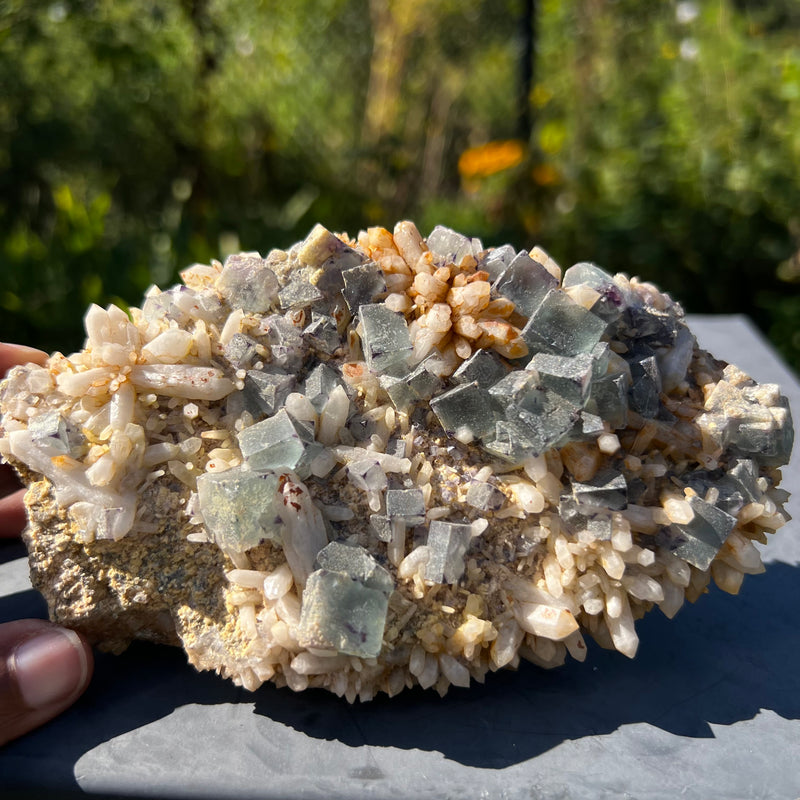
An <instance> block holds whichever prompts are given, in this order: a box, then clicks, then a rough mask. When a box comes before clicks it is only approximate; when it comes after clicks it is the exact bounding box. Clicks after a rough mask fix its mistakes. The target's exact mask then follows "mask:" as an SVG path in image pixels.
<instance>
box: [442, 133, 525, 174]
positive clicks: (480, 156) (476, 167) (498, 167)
mask: <svg viewBox="0 0 800 800" xmlns="http://www.w3.org/2000/svg"><path fill="white" fill-rule="evenodd" d="M524 158H525V144H524V143H523V142H521V141H520V140H519V139H509V140H507V141H504V142H487V143H486V144H482V145H480V146H478V147H470V148H469V150H465V151H464V152H463V153H462V154H461V156H460V158H459V159H458V171H459V172H460V173H461V177H462V178H465V179H469V178H478V177H486V176H487V175H494V174H495V173H496V172H502V171H503V170H504V169H511V167H516V166H517V164H520V163H521V162H522V160H523V159H524Z"/></svg>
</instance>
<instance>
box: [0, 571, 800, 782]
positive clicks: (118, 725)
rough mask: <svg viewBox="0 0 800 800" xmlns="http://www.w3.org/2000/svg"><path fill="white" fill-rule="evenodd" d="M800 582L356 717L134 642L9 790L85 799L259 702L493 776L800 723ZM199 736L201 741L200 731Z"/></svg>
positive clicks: (321, 726) (752, 582)
mask: <svg viewBox="0 0 800 800" xmlns="http://www.w3.org/2000/svg"><path fill="white" fill-rule="evenodd" d="M799 577H800V569H798V568H797V567H792V566H788V565H786V564H781V563H774V564H771V565H769V567H768V571H767V573H766V574H764V575H760V576H755V577H752V576H751V577H748V579H747V580H746V581H745V584H744V587H743V589H742V592H741V594H740V595H739V596H738V597H730V596H728V595H724V594H723V593H722V592H720V591H717V590H712V591H711V592H710V593H709V595H708V596H706V597H704V598H702V599H701V601H699V602H698V603H697V605H695V606H687V607H686V608H684V609H683V610H681V612H680V613H679V614H678V616H677V618H676V619H675V620H672V621H670V620H667V619H665V618H664V617H663V616H662V615H661V614H660V613H659V612H654V613H652V614H650V615H649V616H648V617H646V618H645V619H644V620H641V621H640V622H639V623H637V628H638V631H639V635H640V639H641V644H640V647H639V655H638V656H637V657H636V659H635V660H632V661H631V660H629V659H627V658H625V657H624V656H621V655H619V654H617V653H610V652H607V651H603V650H601V649H600V648H598V647H594V646H590V649H589V655H588V657H587V660H586V662H585V663H583V664H578V663H576V662H572V661H570V662H568V663H567V664H566V665H565V666H564V667H562V668H560V669H556V670H552V671H545V670H541V669H538V668H536V667H533V666H531V665H527V664H526V665H524V666H523V667H522V668H521V669H520V670H519V671H518V672H507V671H504V672H499V673H496V674H493V675H489V676H488V678H487V682H486V684H485V685H483V686H478V685H476V686H475V687H473V688H471V689H468V690H467V689H456V690H453V691H451V692H450V693H449V694H448V695H447V697H445V698H443V699H442V698H439V697H438V695H436V694H435V693H432V692H423V691H419V690H414V691H407V692H404V693H403V694H401V695H399V696H398V697H395V698H393V699H391V700H389V699H387V698H386V697H385V696H380V697H379V698H378V699H376V700H374V701H372V702H371V703H366V704H356V705H353V706H350V705H348V704H347V703H346V702H345V701H343V700H341V699H339V698H336V697H335V696H333V695H331V694H329V693H327V692H323V691H318V690H314V691H309V692H304V693H301V694H294V693H292V692H290V691H288V690H286V689H276V688H274V687H273V686H272V685H268V686H264V687H262V688H261V689H260V690H259V691H258V692H256V693H255V694H249V693H247V692H245V691H243V690H241V689H237V688H236V687H234V686H232V685H231V684H230V683H228V682H226V681H223V680H220V679H219V678H217V677H216V676H214V675H212V674H208V673H204V674H198V673H196V672H195V671H194V670H193V669H192V668H191V667H189V666H188V665H187V664H186V658H185V656H184V655H183V653H182V652H180V651H178V650H176V649H172V648H168V647H158V646H154V645H148V644H135V645H133V646H132V647H131V648H130V649H129V650H128V651H126V652H125V653H124V654H123V655H121V656H108V655H103V654H98V656H97V663H96V669H95V677H94V680H93V682H92V685H91V687H90V689H89V690H88V691H87V693H86V694H85V695H84V696H83V698H81V700H80V701H79V702H78V703H77V704H76V706H75V707H73V708H72V709H71V710H70V711H68V712H67V713H65V714H63V715H62V716H61V717H59V718H58V719H56V720H54V721H53V722H51V723H49V724H48V725H46V726H45V727H43V728H41V729H40V730H38V731H34V732H33V733H31V734H29V735H28V736H26V737H23V738H22V739H20V740H18V741H16V742H12V743H11V744H9V745H8V746H6V747H5V748H3V749H2V750H0V786H4V787H6V788H7V789H8V790H12V789H22V790H24V789H25V788H29V787H37V788H49V789H51V790H52V792H54V793H55V794H53V795H52V796H68V795H70V794H71V793H72V792H74V791H77V790H79V783H78V780H77V779H76V776H75V774H74V767H75V764H76V763H77V762H78V760H79V759H80V758H81V756H83V755H84V754H85V753H87V752H89V751H90V750H92V749H93V748H95V747H97V746H98V745H100V744H102V743H104V742H109V741H111V740H113V739H115V738H116V737H119V736H122V735H123V734H126V733H128V732H131V731H135V730H137V729H139V728H142V727H144V726H147V725H148V724H150V723H153V722H156V721H157V720H159V719H162V718H165V717H167V716H169V715H170V714H171V713H172V712H173V711H175V709H177V708H179V707H181V706H185V705H187V704H193V705H214V706H217V705H222V704H231V703H247V704H253V708H254V713H255V714H257V715H260V716H262V717H264V718H265V720H264V725H265V727H266V726H267V725H270V726H278V727H277V729H275V730H270V731H269V736H275V735H280V728H279V726H281V725H283V726H287V727H289V728H292V729H294V730H296V731H299V732H302V733H303V734H305V735H306V736H308V737H310V738H312V739H317V740H328V741H338V742H341V743H343V744H345V745H347V746H349V747H359V746H361V745H370V746H373V747H394V748H400V749H409V750H410V749H419V750H423V751H435V752H439V753H441V754H442V755H443V756H444V757H445V758H447V759H450V760H453V761H455V762H458V763H461V764H463V765H466V766H470V767H478V768H485V769H502V768H505V767H509V766H512V765H514V764H518V763H520V762H524V761H527V760H529V759H532V758H535V757H536V756H538V755H539V754H541V753H544V752H546V751H547V750H550V749H551V748H554V747H556V746H558V745H559V744H560V743H561V742H563V741H566V740H573V739H580V738H582V737H586V736H597V735H604V734H609V733H612V732H613V731H615V730H617V729H618V728H620V727H621V726H623V725H628V724H632V723H646V724H649V725H652V726H655V727H657V728H661V729H663V730H666V731H668V732H670V733H673V734H675V735H679V736H686V737H697V738H707V737H713V735H714V734H713V731H712V728H711V725H712V724H716V725H731V724H734V723H737V722H740V721H743V720H748V719H751V718H753V717H754V716H755V715H756V714H758V713H759V711H760V710H762V709H768V710H771V711H773V712H775V713H776V714H779V715H780V716H782V717H784V718H787V719H798V718H800V674H799V673H798V671H797V670H796V668H795V665H796V664H797V663H798V660H800V629H799V628H798V627H797V626H796V624H795V623H794V618H795V617H794V610H793V607H792V605H791V603H792V601H793V599H794V598H795V597H796V596H797V587H798V578H799ZM43 612H44V604H43V603H42V601H41V598H40V597H39V595H38V594H37V593H36V592H34V591H32V590H30V591H26V592H20V593H18V594H14V595H10V596H8V597H5V598H0V621H2V620H6V619H12V618H19V617H24V616H43ZM198 724H199V725H202V720H198ZM187 734H189V735H196V736H198V737H200V738H202V730H197V731H192V732H189V731H187ZM232 741H233V742H234V743H235V733H232ZM220 756H221V757H222V756H224V754H222V753H221V754H220ZM31 764H36V767H37V772H36V774H35V775H30V774H29V772H28V770H29V769H30V765H31ZM352 777H354V778H357V777H364V778H368V777H371V776H362V775H353V776H352ZM372 777H376V776H372Z"/></svg>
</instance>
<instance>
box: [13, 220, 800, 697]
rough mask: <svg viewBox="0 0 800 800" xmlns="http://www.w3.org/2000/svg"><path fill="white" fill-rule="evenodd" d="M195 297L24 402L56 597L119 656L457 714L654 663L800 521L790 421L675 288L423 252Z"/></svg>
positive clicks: (346, 242)
mask: <svg viewBox="0 0 800 800" xmlns="http://www.w3.org/2000/svg"><path fill="white" fill-rule="evenodd" d="M182 278H183V285H182V286H179V287H175V288H173V289H169V290H167V291H163V292H162V291H160V290H159V289H157V288H155V287H153V288H152V289H150V290H149V291H148V293H147V296H146V298H145V301H144V304H143V307H142V309H141V310H139V309H136V308H133V309H131V311H130V315H128V314H126V313H124V312H123V311H121V310H120V309H118V308H116V307H114V306H110V307H109V308H108V309H105V310H104V309H102V308H98V307H97V306H93V307H92V308H91V309H90V310H89V312H88V313H87V315H86V332H87V340H86V345H85V348H84V349H83V350H82V351H81V352H80V353H76V354H73V355H71V356H68V357H65V356H63V355H61V354H60V353H56V354H54V355H53V356H52V357H51V358H50V359H49V361H48V363H47V364H46V366H44V367H39V366H35V365H27V366H23V367H18V368H15V369H14V370H12V371H11V372H10V374H9V375H8V377H7V378H6V380H5V382H4V383H3V384H2V386H1V387H0V412H2V424H1V425H0V453H2V455H3V456H4V457H5V458H6V459H7V460H8V461H9V462H11V463H12V464H13V465H14V466H15V467H16V468H17V470H18V471H19V473H20V475H21V476H22V478H23V479H24V480H25V482H26V483H27V484H28V486H29V490H28V493H27V497H26V503H27V507H28V512H29V521H30V524H29V526H28V528H27V530H26V532H25V534H24V536H25V540H26V543H27V545H28V549H29V552H30V562H31V573H32V579H33V583H34V585H35V586H36V587H38V588H39V589H40V590H41V591H42V592H43V593H44V595H45V597H46V598H47V601H48V604H49V607H50V613H51V615H52V617H53V619H55V620H57V621H59V622H61V623H64V624H67V625H71V626H73V627H75V628H77V629H80V630H82V631H84V632H85V633H86V634H87V635H88V636H89V637H90V638H91V639H92V640H93V641H94V642H96V643H97V644H98V645H99V646H100V647H103V648H105V649H108V650H112V651H119V650H122V649H124V648H125V647H126V646H127V644H128V643H129V642H130V641H131V640H132V639H133V638H137V637H138V638H145V639H149V640H153V641H158V642H164V643H169V644H181V645H182V646H183V647H184V649H185V650H186V652H187V654H188V657H189V660H190V661H191V663H193V664H194V665H195V666H197V667H198V668H200V669H213V670H216V671H217V672H219V673H221V674H223V675H225V676H229V677H231V678H232V679H233V680H234V681H235V682H237V683H239V684H242V685H244V686H245V687H247V688H248V689H255V688H257V687H258V686H259V685H260V684H261V683H262V682H264V681H268V680H272V681H274V682H276V683H278V684H280V685H288V686H289V687H291V688H292V689H295V690H300V689H304V688H306V687H309V686H319V687H325V688H327V689H330V690H331V691H333V692H336V693H337V694H339V695H344V696H345V697H347V699H348V700H350V701H352V700H354V699H356V698H361V699H362V700H366V699H369V698H371V697H373V696H374V695H375V693H376V692H379V691H385V692H388V693H389V694H390V695H393V694H396V693H397V692H399V691H400V690H402V689H403V688H405V687H411V686H414V685H420V686H422V687H424V688H427V687H435V688H436V689H437V690H438V691H439V692H441V693H444V692H445V691H446V690H447V689H448V687H449V686H450V685H457V686H465V685H467V684H468V683H469V682H470V680H472V679H475V680H479V681H482V680H483V679H484V677H485V676H486V674H487V673H488V672H490V671H493V670H496V669H499V668H501V667H516V666H517V664H518V663H519V660H520V658H526V659H529V660H531V661H533V662H535V663H536V664H539V665H541V666H544V667H553V666H556V665H558V664H560V663H562V662H563V661H564V659H565V657H566V654H567V653H569V654H570V655H571V656H572V657H574V658H576V659H578V660H583V659H584V658H585V656H586V646H585V643H584V638H583V637H584V636H585V635H590V636H591V637H593V638H594V639H595V640H597V641H598V642H599V643H600V644H601V645H603V646H607V647H613V648H616V649H617V650H619V651H620V652H622V653H624V654H625V655H627V656H631V657H632V656H633V655H634V654H635V652H636V648H637V644H638V640H637V636H636V630H635V627H634V620H636V619H638V618H639V617H641V616H642V615H643V614H644V613H645V612H647V611H649V610H650V609H651V608H653V607H654V606H656V605H657V606H658V607H659V608H660V609H661V610H662V611H663V613H665V614H666V615H667V616H669V617H672V616H673V615H674V614H675V613H676V612H677V611H678V609H679V608H680V607H681V605H682V604H683V602H684V600H685V599H688V600H690V601H694V600H696V599H697V598H698V597H699V596H700V595H701V594H702V593H703V591H704V590H705V588H706V586H707V585H708V583H709V581H710V580H711V579H713V580H714V581H715V582H716V583H717V584H718V585H719V586H720V587H721V588H722V589H724V590H725V591H728V592H732V593H736V592H737V591H738V589H739V586H740V584H741V581H742V578H743V575H744V574H746V573H756V572H760V571H761V570H762V569H763V567H762V565H761V560H760V556H759V553H758V551H757V550H756V548H755V547H754V544H753V543H754V542H763V541H765V538H766V535H767V534H768V533H770V532H772V531H774V530H776V529H777V528H779V527H780V526H781V525H782V524H783V523H784V522H785V520H786V514H785V513H784V511H783V508H782V507H783V503H784V502H785V500H786V493H785V492H783V491H782V490H781V489H779V488H778V483H779V481H780V477H781V475H780V471H779V467H780V466H781V465H782V464H785V463H786V462H787V461H788V458H789V454H790V452H791V447H792V439H793V433H792V424H791V418H790V414H789V408H788V404H787V402H786V400H785V399H784V398H783V397H781V395H780V392H779V390H778V388H777V387H775V386H770V385H762V386H759V385H757V384H756V383H755V382H754V381H752V380H751V379H750V378H748V377H747V376H746V375H744V374H743V373H742V372H741V371H739V370H738V369H737V368H736V367H733V366H729V365H725V364H722V363H720V362H718V361H716V360H715V359H714V358H712V357H711V356H710V355H709V354H708V353H705V352H703V351H702V350H700V349H699V348H698V347H697V345H696V343H695V341H694V337H693V336H692V335H691V333H690V332H689V330H688V328H687V327H686V325H685V323H684V321H683V312H682V310H681V308H680V306H678V305H677V304H676V303H674V302H673V301H672V300H671V299H670V298H669V297H668V296H667V295H664V294H662V293H661V292H659V291H658V290H657V289H656V288H655V287H653V286H652V285H650V284H647V283H643V282H641V281H639V280H637V279H629V278H628V277H626V276H625V275H621V274H619V275H610V274H608V273H607V272H605V271H604V270H602V269H600V268H599V267H598V266H596V265H594V264H588V263H581V264H576V265H575V266H573V267H571V268H569V269H568V270H566V271H565V272H564V273H563V280H562V270H561V268H560V267H559V266H558V264H556V262H555V261H554V260H553V259H552V258H551V257H550V256H548V255H547V254H546V253H545V252H544V251H543V250H541V249H539V248H534V249H533V250H532V251H531V252H530V253H528V252H526V251H522V252H520V253H516V252H515V251H514V249H513V248H512V247H511V246H510V245H505V246H504V247H500V248H496V249H485V248H484V247H483V245H482V243H481V242H480V241H479V240H478V239H472V238H469V237H466V236H462V235H461V234H458V233H456V232H454V231H451V230H449V229H447V228H444V227H441V226H440V227H437V228H436V229H434V231H433V232H432V233H431V234H430V236H428V238H427V240H426V239H423V237H422V236H421V235H420V233H419V232H418V231H417V229H416V227H415V226H414V225H413V224H412V223H409V222H401V223H399V224H398V225H397V226H396V227H395V229H394V232H393V233H390V232H389V231H387V230H384V229H382V228H370V229H369V230H367V231H366V232H362V233H360V234H359V235H358V237H357V239H356V240H351V239H350V238H348V237H347V236H346V235H334V234H332V233H330V232H329V231H327V230H326V229H325V228H323V227H322V226H321V225H318V226H316V227H315V228H314V229H313V230H312V231H311V233H310V234H309V236H308V237H307V238H306V240H305V241H303V242H300V243H299V244H297V245H295V246H294V247H292V248H291V249H290V250H288V251H287V252H284V251H281V250H273V251H272V252H270V253H269V254H268V256H267V257H266V258H262V257H261V255H259V254H258V253H244V254H241V255H236V256H231V257H230V258H228V259H227V261H226V262H225V264H224V265H223V264H220V263H219V262H216V261H215V262H212V263H211V264H210V265H194V266H192V267H190V268H188V269H187V270H186V271H184V272H183V273H182Z"/></svg>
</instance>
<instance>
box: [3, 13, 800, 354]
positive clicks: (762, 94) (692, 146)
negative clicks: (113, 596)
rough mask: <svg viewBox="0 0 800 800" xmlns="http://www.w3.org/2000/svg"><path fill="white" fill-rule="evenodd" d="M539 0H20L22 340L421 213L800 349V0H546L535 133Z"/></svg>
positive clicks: (6, 234)
mask: <svg viewBox="0 0 800 800" xmlns="http://www.w3.org/2000/svg"><path fill="white" fill-rule="evenodd" d="M524 7H525V3H524V2H521V0H500V2H496V1H495V2H489V0H466V2H464V1H463V0H462V1H461V2H457V0H425V1H423V0H403V1H402V2H401V1H399V0H318V1H317V2H311V0H298V2H294V3H291V4H290V3H284V2H277V0H262V2H252V3H239V2H235V1H234V0H56V2H40V0H3V2H2V3H0V86H2V87H3V90H2V92H0V269H1V270H2V276H3V281H2V285H1V286H0V339H4V340H12V341H24V342H28V343H30V344H34V345H38V346H40V347H44V348H45V349H61V350H65V351H69V350H72V349H75V348H77V347H79V346H80V342H81V339H82V333H81V328H80V318H81V314H82V312H83V309H84V308H85V306H86V305H87V304H88V303H90V302H98V303H101V304H106V303H109V302H117V303H123V304H124V303H125V302H126V301H127V302H138V300H139V298H140V297H141V295H142V293H143V291H144V290H145V289H146V287H147V286H148V285H149V284H151V283H158V284H160V285H165V284H169V283H171V282H173V281H175V280H176V274H177V270H178V269H179V268H181V267H183V266H185V265H186V264H189V263H191V262H193V261H208V260H209V259H210V258H213V257H220V256H224V255H225V254H226V253H228V252H230V251H232V250H235V249H238V248H240V247H241V248H243V249H254V250H260V251H262V252H264V251H267V250H269V249H270V248H271V247H275V246H287V245H289V244H291V243H292V242H294V241H296V240H298V239H300V238H302V237H303V236H304V235H305V233H306V232H307V231H308V230H309V229H310V228H311V226H312V225H313V224H314V223H315V222H317V221H320V222H322V223H323V224H325V225H326V226H328V227H330V228H332V229H335V230H348V231H350V232H351V233H355V232H356V231H357V230H358V229H359V228H360V227H365V226H366V225H370V224H385V225H391V224H392V223H393V222H394V221H395V220H397V219H399V218H403V217H406V218H411V219H415V220H416V221H417V222H418V224H419V226H420V228H421V229H422V230H423V232H427V230H429V229H430V227H432V226H433V225H434V224H437V223H443V224H448V225H451V226H453V227H456V228H458V229H460V230H463V231H464V232H468V233H471V234H473V235H478V236H482V237H483V238H484V241H485V242H486V243H488V244H500V243H503V242H505V241H510V242H512V243H514V244H515V245H517V246H518V247H530V246H531V245H532V244H534V243H538V244H541V245H542V246H544V247H545V248H546V249H548V250H549V251H550V252H551V253H552V254H553V255H554V256H555V257H556V259H557V260H559V261H560V262H561V263H562V264H563V265H564V266H566V265H568V264H569V263H572V262H574V261H579V260H593V261H596V262H597V263H599V264H601V265H602V266H604V267H606V268H607V269H610V270H612V271H625V272H628V273H631V274H638V275H640V276H642V277H643V278H646V279H649V280H653V281H655V282H656V283H658V284H659V285H660V286H661V287H662V288H665V289H667V290H669V291H671V292H672V293H673V295H674V296H675V297H677V298H678V299H680V300H681V301H682V302H683V304H684V306H685V307H686V308H687V309H688V310H690V311H695V312H728V313H731V312H741V313H747V314H750V315H751V316H753V317H754V319H756V321H757V322H758V323H759V324H760V325H761V326H762V327H763V328H764V329H765V330H766V331H767V332H768V334H769V335H770V336H771V338H772V340H773V342H774V344H775V345H776V347H777V348H778V349H779V350H780V351H781V352H782V353H783V354H784V355H785V356H786V357H787V358H788V359H789V361H790V363H792V364H793V365H794V366H795V367H796V368H798V367H800V328H799V327H798V324H797V320H799V319H800V257H798V255H797V253H798V249H799V248H800V177H799V176H798V173H797V164H798V163H800V36H799V35H798V34H800V12H798V10H797V5H796V3H794V2H793V0H763V1H762V0H759V2H755V0H718V2H711V3H701V2H699V0H698V2H696V3H692V2H676V1H675V0H652V2H649V3H642V2H640V0H571V2H560V1H559V0H540V2H538V3H537V4H536V11H537V13H536V27H535V31H536V40H535V44H536V58H535V63H534V78H535V79H534V83H533V85H532V86H531V87H523V88H530V93H529V95H530V96H529V97H528V98H527V99H528V101H529V108H528V109H527V110H529V112H530V115H531V116H532V119H533V126H532V128H531V129H530V130H529V131H525V124H526V113H525V112H526V109H525V108H520V78H519V76H520V75H521V74H523V70H522V65H521V60H522V58H523V55H524V52H525V46H524V45H525V42H524V39H525V35H526V31H525V30H523V27H522V23H523V21H524ZM520 130H522V131H523V137H522V140H521V141H519V137H520ZM498 142H508V143H509V144H508V146H497V143H498ZM487 145H488V147H487Z"/></svg>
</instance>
